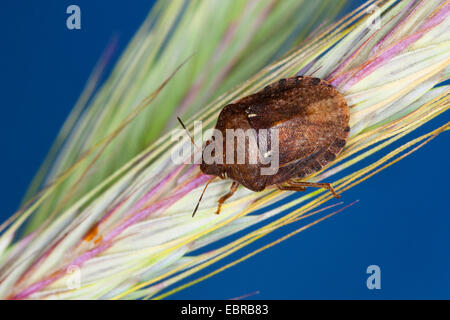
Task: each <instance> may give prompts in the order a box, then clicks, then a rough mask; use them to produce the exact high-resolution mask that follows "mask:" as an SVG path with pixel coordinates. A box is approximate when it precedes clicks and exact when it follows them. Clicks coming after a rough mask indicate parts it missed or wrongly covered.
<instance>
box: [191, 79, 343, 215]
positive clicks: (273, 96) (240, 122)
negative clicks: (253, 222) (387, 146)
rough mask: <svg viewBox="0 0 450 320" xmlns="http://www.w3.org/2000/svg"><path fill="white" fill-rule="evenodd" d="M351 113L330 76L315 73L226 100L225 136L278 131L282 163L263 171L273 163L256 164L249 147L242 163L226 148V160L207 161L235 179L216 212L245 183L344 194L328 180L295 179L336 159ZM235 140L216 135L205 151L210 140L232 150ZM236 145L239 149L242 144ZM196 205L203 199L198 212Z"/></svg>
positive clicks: (211, 170) (221, 124) (211, 169)
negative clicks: (273, 169) (235, 132)
mask: <svg viewBox="0 0 450 320" xmlns="http://www.w3.org/2000/svg"><path fill="white" fill-rule="evenodd" d="M349 118H350V114H349V107H348V105H347V103H346V101H345V99H344V96H343V95H342V94H341V93H340V92H339V91H338V90H336V89H335V88H334V87H333V86H332V85H330V84H329V83H328V82H326V81H325V80H321V79H319V78H313V77H302V76H298V77H292V78H287V79H281V80H279V81H277V82H275V83H273V84H270V85H268V86H267V87H265V88H264V89H263V90H261V91H259V92H257V93H255V94H252V95H249V96H246V97H244V98H241V99H239V100H237V101H236V102H233V103H231V104H229V105H226V106H225V107H224V108H223V109H222V111H221V112H220V114H219V117H218V119H217V124H216V127H215V128H216V130H218V132H220V133H222V134H223V135H224V136H225V137H226V136H227V133H228V132H229V131H230V130H242V131H246V130H249V129H250V130H254V131H252V132H256V133H257V132H258V131H260V130H262V129H264V130H268V131H267V132H270V134H269V135H273V134H274V132H276V133H277V140H278V141H277V144H278V150H277V151H278V155H277V156H278V168H277V170H276V172H275V173H274V174H262V173H261V169H263V168H267V167H268V164H267V163H263V161H262V160H261V159H260V158H258V159H259V160H258V161H257V162H256V163H255V162H254V163H250V162H249V159H250V157H251V155H252V154H251V152H252V151H250V150H248V151H247V152H246V154H245V157H244V159H245V161H244V162H241V163H239V162H236V161H234V160H236V159H235V158H236V156H237V155H236V152H234V157H233V161H231V163H230V161H229V159H228V158H226V153H225V152H222V153H223V159H222V160H223V161H220V163H212V164H208V163H207V162H205V161H204V160H202V163H201V165H200V169H201V171H202V172H203V173H205V174H208V175H213V176H217V177H219V178H221V179H226V178H228V179H231V180H233V183H232V185H231V188H230V191H229V192H228V193H227V194H225V195H224V196H222V197H221V198H220V199H219V201H218V209H217V213H220V209H221V206H222V204H223V203H224V202H225V201H226V200H227V199H228V198H229V197H231V196H232V195H233V193H234V192H235V191H236V190H237V188H238V186H239V185H240V184H241V185H243V186H244V187H246V188H248V189H250V190H252V191H261V190H263V189H265V188H278V189H280V190H291V191H305V188H306V187H319V188H326V189H328V190H330V192H332V193H333V195H334V196H335V197H339V196H338V195H337V194H336V193H335V191H334V189H333V187H332V186H331V184H329V183H312V182H304V181H296V180H295V179H299V178H305V177H307V176H309V175H311V174H312V173H314V172H316V171H319V170H320V169H322V167H324V166H325V165H327V164H328V163H329V162H331V161H333V160H334V159H335V158H336V155H337V154H338V153H339V152H340V151H341V150H342V149H343V147H344V146H345V144H346V140H347V137H348V133H349V131H350V127H349ZM253 134H255V133H253ZM250 135H251V134H250ZM247 138H248V139H246V142H245V143H244V144H245V145H244V147H245V146H248V145H249V139H250V136H248V137H247ZM230 141H232V142H233V141H234V138H233V140H229V139H223V140H222V141H220V142H219V141H216V140H214V139H211V140H208V141H207V142H206V144H205V146H204V148H203V149H202V150H203V152H205V150H206V149H207V148H210V147H211V144H213V147H216V149H217V150H227V147H228V150H229V148H230V145H228V146H227V144H229V143H230ZM270 141H272V140H270ZM258 143H260V141H259V140H258ZM218 144H221V145H218ZM232 144H233V145H234V146H233V147H232V148H235V151H236V149H237V148H238V146H239V145H236V144H235V143H234V142H233V143H232ZM271 146H272V144H271ZM241 147H242V142H241ZM271 151H273V150H271ZM269 153H270V151H269ZM265 155H267V152H266V154H265ZM265 155H264V156H265ZM203 156H204V154H203ZM205 189H206V187H205ZM203 192H204V190H203ZM202 196H203V193H202ZM200 201H201V197H200V199H199V202H200ZM197 208H198V203H197V207H196V208H195V210H194V214H195V212H196V210H197Z"/></svg>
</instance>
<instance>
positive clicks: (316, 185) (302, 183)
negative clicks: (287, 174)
mask: <svg viewBox="0 0 450 320" xmlns="http://www.w3.org/2000/svg"><path fill="white" fill-rule="evenodd" d="M286 184H287V186H290V187H303V188H305V187H314V188H324V189H328V190H329V191H330V192H331V193H332V194H333V196H334V197H335V198H336V199H337V198H340V197H341V196H340V195H339V194H337V193H336V191H334V188H333V186H332V185H331V183H324V182H306V181H300V182H296V181H292V180H289V181H288V182H287V183H286Z"/></svg>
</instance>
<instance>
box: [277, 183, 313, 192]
mask: <svg viewBox="0 0 450 320" xmlns="http://www.w3.org/2000/svg"><path fill="white" fill-rule="evenodd" d="M277 188H278V189H280V190H285V191H305V190H306V188H305V187H295V186H286V185H284V186H283V185H281V184H279V185H277Z"/></svg>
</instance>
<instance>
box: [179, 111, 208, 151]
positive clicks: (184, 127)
mask: <svg viewBox="0 0 450 320" xmlns="http://www.w3.org/2000/svg"><path fill="white" fill-rule="evenodd" d="M177 120H178V122H179V123H180V124H181V126H182V127H183V129H184V130H185V131H186V133H187V134H188V136H189V139H191V142H192V144H193V145H194V146H195V147H196V148H197V149H198V151H202V149H201V148H200V147H199V146H198V145H196V144H195V142H194V138H193V137H192V136H191V133H190V132H189V130H188V129H187V128H186V126H185V125H184V123H183V121H181V119H180V117H177Z"/></svg>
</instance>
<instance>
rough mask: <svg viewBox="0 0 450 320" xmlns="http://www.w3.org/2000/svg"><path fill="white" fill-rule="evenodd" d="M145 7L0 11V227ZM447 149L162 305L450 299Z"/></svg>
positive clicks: (405, 164)
mask: <svg viewBox="0 0 450 320" xmlns="http://www.w3.org/2000/svg"><path fill="white" fill-rule="evenodd" d="M152 2H153V1H132V2H129V1H92V0H89V1H87V0H83V1H82V0H77V1H70V2H69V1H62V0H58V1H56V0H55V1H45V2H38V1H22V0H21V1H2V2H1V4H0V35H1V41H0V43H1V59H0V70H1V77H0V81H1V85H0V92H1V110H2V118H3V119H2V124H1V126H0V130H1V131H0V137H1V150H2V156H1V157H0V162H1V163H0V168H1V177H2V180H1V200H2V201H1V203H2V210H1V213H0V221H4V220H5V219H6V218H7V217H8V216H9V215H10V214H12V213H13V212H14V211H15V210H16V209H17V207H18V205H19V203H20V200H21V197H22V196H23V194H24V192H25V190H26V188H27V186H28V184H29V182H30V181H31V179H32V177H33V175H34V174H35V173H36V171H37V170H38V168H39V166H40V164H41V162H42V161H43V159H44V157H45V155H46V153H47V151H48V149H49V147H50V145H51V143H52V142H53V139H54V137H55V136H56V134H57V132H58V130H59V128H60V127H61V125H62V124H63V122H64V120H65V118H66V116H67V115H68V114H69V112H70V110H71V108H72V107H73V105H74V103H75V101H76V99H77V98H78V96H79V94H80V92H81V90H82V88H83V86H84V84H85V82H86V80H87V78H88V76H89V74H90V72H91V70H92V69H93V67H94V65H95V63H96V62H97V60H98V58H99V57H100V55H101V53H102V51H103V50H104V48H105V47H106V46H107V44H108V43H109V41H110V39H111V37H112V36H114V35H118V36H119V45H118V50H117V51H116V53H115V55H114V59H113V61H114V60H115V59H116V58H117V57H118V55H119V53H120V52H121V51H122V50H123V49H124V48H125V46H126V44H127V42H128V41H129V39H130V38H131V36H132V35H133V33H134V31H135V30H137V28H138V27H139V26H140V23H141V22H142V21H143V19H144V18H145V16H146V15H147V12H148V11H149V8H150V7H151V5H152ZM359 3H361V1H353V3H352V4H351V8H354V7H355V6H356V5H358V4H359ZM70 4H77V5H79V6H80V7H81V12H82V29H81V30H80V31H70V30H68V29H67V28H66V25H65V20H66V17H67V15H66V8H67V6H68V5H70ZM446 119H448V117H447V115H443V116H441V117H440V118H438V119H436V120H434V121H432V122H431V123H429V124H427V125H426V126H424V127H422V128H420V129H419V130H417V131H416V132H414V133H413V135H414V136H417V135H419V134H421V133H425V132H428V131H429V130H431V129H433V128H435V127H437V126H438V125H441V124H443V123H445V121H446ZM403 142H405V140H404V141H403ZM449 142H450V140H449V135H448V134H445V133H444V134H443V135H441V136H440V137H439V138H437V139H436V140H434V141H433V142H432V143H430V144H428V145H427V146H425V147H424V148H423V149H421V150H420V151H418V152H416V153H414V154H413V155H412V156H410V157H408V158H406V159H405V160H402V161H401V162H400V163H399V164H396V165H394V166H393V167H390V168H389V169H387V170H385V171H383V172H382V173H380V174H377V175H376V176H375V177H373V178H371V179H369V180H368V181H366V182H364V183H363V184H361V185H359V186H358V187H357V188H354V189H352V190H351V191H349V192H346V193H345V195H344V201H346V202H347V203H349V202H351V201H353V200H356V199H359V200H360V202H359V203H358V204H357V205H355V206H353V207H351V208H349V209H347V210H345V211H344V212H343V213H341V214H339V215H337V216H334V217H333V218H331V219H329V220H327V221H325V222H322V223H320V224H319V225H317V226H315V227H313V228H311V229H308V230H306V231H305V232H302V233H300V234H299V235H297V236H295V237H294V238H291V239H290V240H288V241H286V242H283V243H281V244H279V245H277V246H275V247H273V248H271V249H269V250H267V251H264V252H263V253H260V254H258V255H257V256H256V257H253V258H251V259H250V260H247V261H245V262H243V263H241V264H240V265H239V266H238V267H234V268H232V269H229V270H227V271H225V272H223V273H221V274H219V275H217V276H214V277H213V278H211V279H209V280H207V281H205V282H202V283H200V284H198V285H196V286H194V287H191V288H189V289H187V290H184V291H182V292H180V293H177V294H175V295H174V296H172V298H176V299H228V298H233V297H236V296H241V295H244V294H247V293H251V292H254V291H259V294H257V295H255V296H253V298H254V299H347V298H353V299H397V298H401V299H417V298H426V299H428V298H439V299H441V298H446V299H448V298H450V293H449V288H450V257H449V254H448V252H449V244H450V233H449V232H448V229H449V226H450V215H449V210H448V201H449V198H448V196H449V192H448V190H449V189H448V181H449V178H450V174H449V173H450V171H449V170H448V157H449V155H450V153H449V150H448V145H449ZM295 227H298V225H294V226H288V227H285V228H284V229H281V230H278V231H277V232H275V233H273V234H272V235H270V236H268V237H267V238H265V239H264V240H263V241H260V242H257V243H256V244H254V245H252V246H250V247H249V248H246V249H244V250H243V251H242V252H249V251H250V250H252V249H256V248H257V247H259V246H261V244H263V243H267V242H268V241H271V240H275V239H277V238H278V237H280V236H282V235H283V234H286V232H288V231H291V230H294V229H295ZM233 258H236V256H233V257H231V258H229V259H228V260H226V262H228V261H231V260H232V259H233ZM371 264H376V265H379V266H380V267H381V287H382V289H381V290H368V289H367V287H366V279H367V276H368V275H367V274H366V268H367V266H369V265H371ZM211 270H213V269H209V270H207V271H211Z"/></svg>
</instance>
